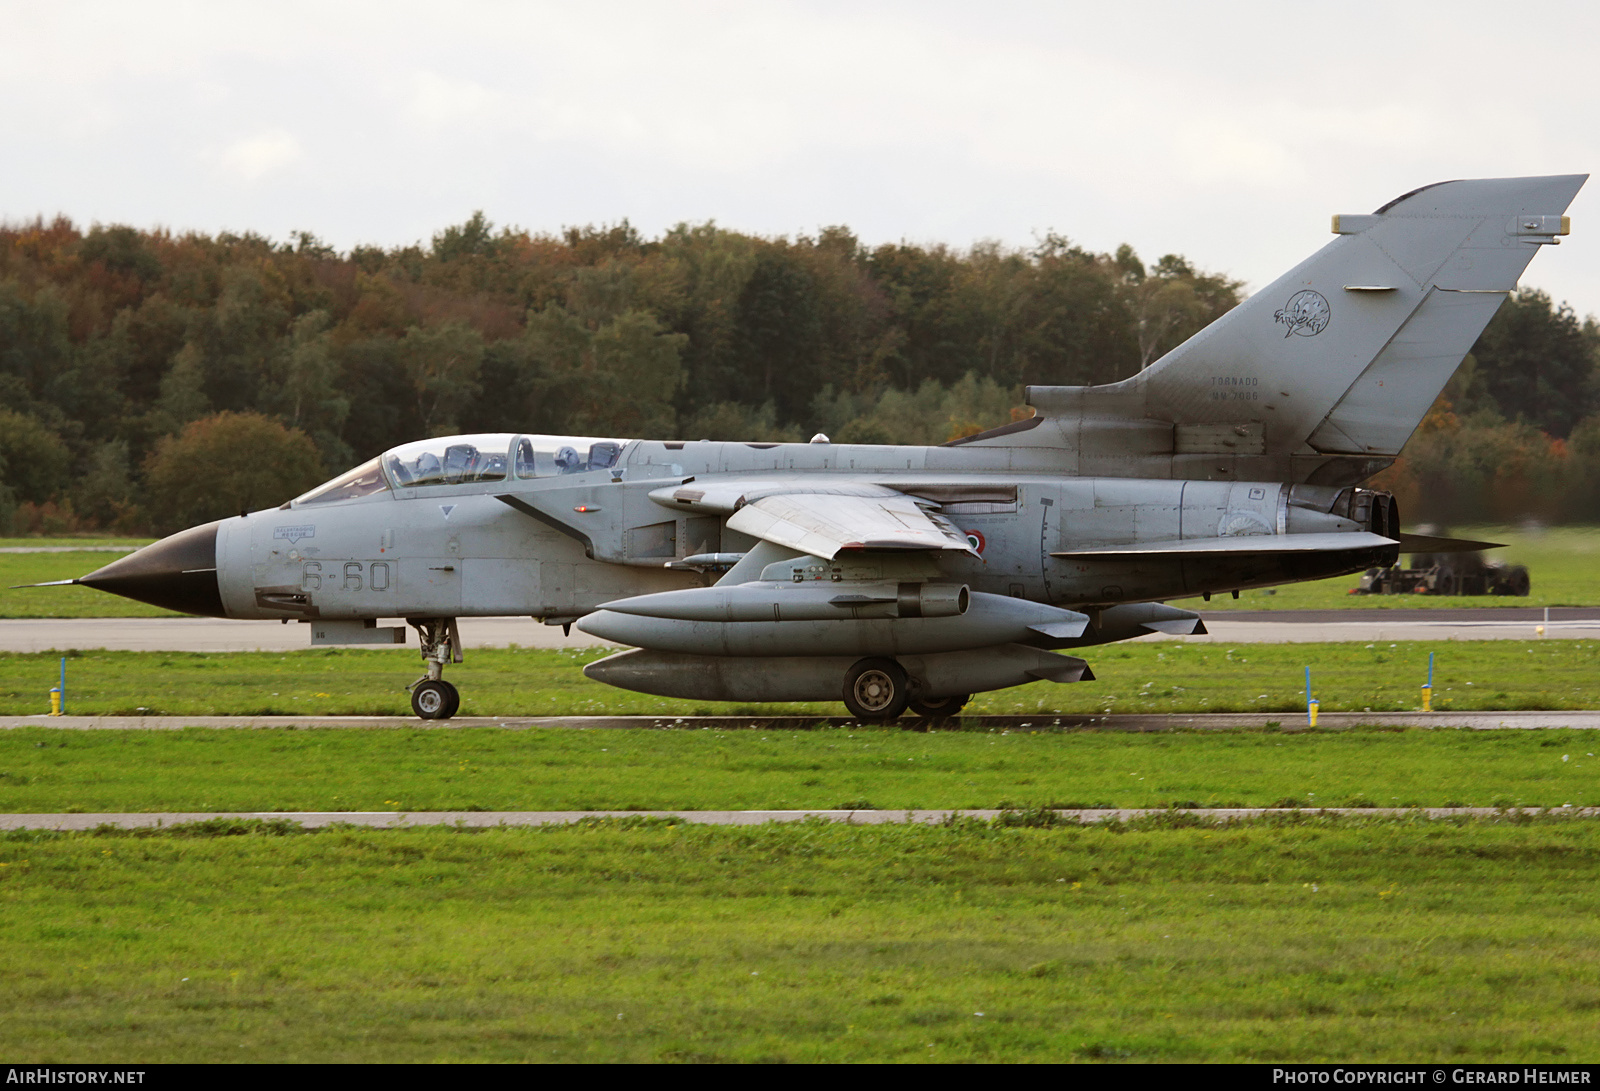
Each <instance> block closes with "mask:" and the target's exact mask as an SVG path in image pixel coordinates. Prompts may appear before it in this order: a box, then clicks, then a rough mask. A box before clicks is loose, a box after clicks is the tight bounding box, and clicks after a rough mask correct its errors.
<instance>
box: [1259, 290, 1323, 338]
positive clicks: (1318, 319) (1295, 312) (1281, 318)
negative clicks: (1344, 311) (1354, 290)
mask: <svg viewBox="0 0 1600 1091" xmlns="http://www.w3.org/2000/svg"><path fill="white" fill-rule="evenodd" d="M1332 317H1333V309H1332V308H1331V307H1329V306H1328V301H1327V299H1326V298H1324V296H1323V294H1322V293H1321V292H1313V291H1311V290H1310V289H1309V288H1308V289H1306V290H1305V291H1303V292H1296V293H1295V294H1294V295H1292V296H1290V297H1289V302H1287V303H1285V304H1284V305H1283V310H1281V311H1277V312H1275V313H1274V314H1273V316H1272V318H1273V321H1275V322H1282V323H1283V324H1284V325H1285V326H1288V327H1289V329H1288V330H1287V331H1286V332H1285V333H1284V336H1285V337H1289V336H1292V335H1294V334H1299V335H1300V336H1301V337H1315V336H1316V335H1317V334H1319V333H1321V332H1322V331H1323V330H1325V329H1327V327H1328V319H1329V318H1332Z"/></svg>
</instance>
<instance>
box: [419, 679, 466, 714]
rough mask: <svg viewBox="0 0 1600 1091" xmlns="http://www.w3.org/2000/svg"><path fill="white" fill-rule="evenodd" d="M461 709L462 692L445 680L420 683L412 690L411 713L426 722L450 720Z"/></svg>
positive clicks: (429, 680) (430, 680)
mask: <svg viewBox="0 0 1600 1091" xmlns="http://www.w3.org/2000/svg"><path fill="white" fill-rule="evenodd" d="M460 708H461V691H460V690H458V689H456V687H454V686H452V685H451V684H450V683H449V682H446V681H445V680H444V679H443V678H440V679H437V680H435V679H432V678H430V679H428V680H427V681H426V682H418V683H417V684H416V685H415V686H413V687H412V689H411V711H412V712H415V713H416V714H417V715H418V716H420V717H422V718H423V719H424V720H448V719H449V718H450V717H452V716H454V715H455V714H456V712H457V710H459V709H460Z"/></svg>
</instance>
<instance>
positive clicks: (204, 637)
mask: <svg viewBox="0 0 1600 1091" xmlns="http://www.w3.org/2000/svg"><path fill="white" fill-rule="evenodd" d="M1203 616H1204V617H1205V623H1206V628H1207V629H1209V630H1210V632H1209V634H1208V635H1206V636H1185V637H1167V636H1154V635H1153V636H1149V637H1144V638H1142V639H1145V640H1183V641H1186V642H1201V643H1210V644H1218V643H1222V644H1298V643H1306V642H1312V641H1362V642H1371V641H1378V640H1388V641H1395V642H1398V641H1402V640H1537V639H1540V638H1541V634H1540V633H1539V628H1540V627H1541V626H1543V627H1544V633H1543V638H1544V639H1567V640H1572V639H1585V638H1600V609H1579V608H1572V607H1559V608H1554V607H1553V608H1551V610H1550V611H1549V620H1548V621H1546V620H1545V612H1544V611H1543V610H1539V609H1529V608H1525V607H1523V608H1518V607H1510V608H1502V609H1496V608H1493V607H1487V608H1481V609H1463V610H1430V609H1420V608H1419V609H1374V608H1354V609H1350V610H1250V611H1245V610H1237V611H1217V612H1213V613H1206V614H1203ZM380 624H383V625H403V624H404V622H403V621H400V620H398V619H396V620H392V621H383V622H380ZM460 625H461V637H462V640H463V642H464V643H465V644H466V646H467V647H468V648H507V647H511V646H513V645H515V646H517V647H521V648H567V649H576V648H592V647H606V646H614V645H607V644H606V642H605V641H602V640H597V639H595V638H594V637H592V636H589V635H587V634H585V633H582V632H579V631H578V630H577V629H574V630H572V632H571V634H570V635H569V634H566V633H563V632H562V630H561V627H560V626H559V625H545V624H543V623H542V622H538V621H535V620H533V619H532V618H525V617H521V618H518V617H490V618H478V617H472V618H462V619H461V622H460ZM408 640H409V641H410V643H409V646H410V647H411V648H412V649H415V648H416V643H415V638H414V637H412V636H411V635H410V634H409V633H408ZM310 643H311V636H310V633H308V632H307V631H306V627H305V626H304V625H303V624H299V623H291V624H287V625H285V624H282V623H280V622H276V621H228V620H219V619H215V618H187V617H185V618H62V619H56V618H25V619H3V620H0V651H6V652H44V651H66V650H68V649H72V648H77V649H83V650H87V649H93V648H105V649H109V650H112V651H172V652H249V651H264V652H284V651H297V650H299V649H301V648H305V647H308V646H309V645H310ZM1091 651H1092V649H1091Z"/></svg>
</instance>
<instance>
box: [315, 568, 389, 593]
mask: <svg viewBox="0 0 1600 1091" xmlns="http://www.w3.org/2000/svg"><path fill="white" fill-rule="evenodd" d="M324 566H327V567H326V568H324ZM300 568H301V579H300V586H301V587H302V588H303V589H304V590H306V591H324V590H326V591H361V590H367V591H387V590H389V588H390V586H391V578H390V575H389V562H388V561H373V562H372V563H370V564H363V563H362V562H361V561H343V562H341V561H306V562H305V563H304V564H302V565H301V566H300Z"/></svg>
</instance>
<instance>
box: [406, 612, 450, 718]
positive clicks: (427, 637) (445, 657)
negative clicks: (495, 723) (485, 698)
mask: <svg viewBox="0 0 1600 1091" xmlns="http://www.w3.org/2000/svg"><path fill="white" fill-rule="evenodd" d="M406 620H407V621H408V622H410V624H411V626H412V628H414V629H416V630H417V640H418V642H419V643H420V644H421V645H422V661H423V662H424V663H426V664H427V665H428V673H427V674H424V675H423V676H422V677H421V678H418V679H417V680H416V681H415V682H413V683H411V685H410V686H409V687H408V688H409V689H410V690H411V711H412V712H415V713H416V714H417V715H418V716H420V717H421V718H422V719H424V720H448V719H449V718H450V717H452V716H454V715H455V714H456V713H457V712H458V711H459V710H460V708H461V693H460V691H459V690H457V689H456V687H454V686H452V685H451V684H450V683H449V682H446V681H445V680H444V665H445V664H446V663H459V662H461V633H460V631H459V630H457V629H456V619H455V618H453V617H429V618H407V619H406Z"/></svg>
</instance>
